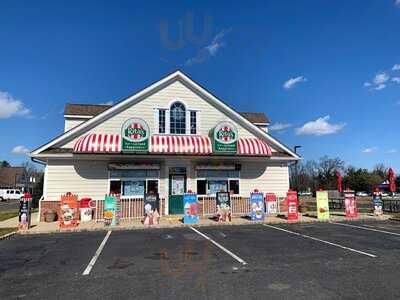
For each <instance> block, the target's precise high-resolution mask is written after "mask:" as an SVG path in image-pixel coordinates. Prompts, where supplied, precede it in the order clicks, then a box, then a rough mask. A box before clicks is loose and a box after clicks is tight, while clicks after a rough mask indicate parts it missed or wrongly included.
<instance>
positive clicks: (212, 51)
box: [185, 28, 232, 66]
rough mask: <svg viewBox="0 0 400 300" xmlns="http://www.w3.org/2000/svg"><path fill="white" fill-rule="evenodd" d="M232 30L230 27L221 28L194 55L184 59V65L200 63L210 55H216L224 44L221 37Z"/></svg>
mask: <svg viewBox="0 0 400 300" xmlns="http://www.w3.org/2000/svg"><path fill="white" fill-rule="evenodd" d="M231 31H232V28H228V29H223V30H222V31H220V32H219V33H218V34H217V35H216V36H215V37H214V38H213V40H212V41H211V43H210V44H209V45H207V46H205V47H203V48H201V49H200V50H199V51H198V52H197V54H196V56H195V57H192V58H189V59H188V60H186V62H185V65H186V66H192V65H195V64H201V63H203V62H204V61H206V60H207V59H209V58H210V57H212V56H216V55H217V53H218V51H219V50H220V49H221V48H222V47H223V46H225V45H226V44H225V43H224V42H223V40H222V39H223V38H224V37H225V36H226V35H227V34H228V33H230V32H231Z"/></svg>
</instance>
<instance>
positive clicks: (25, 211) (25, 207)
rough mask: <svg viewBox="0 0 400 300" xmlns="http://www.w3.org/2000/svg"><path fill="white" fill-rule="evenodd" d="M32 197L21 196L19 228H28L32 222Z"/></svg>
mask: <svg viewBox="0 0 400 300" xmlns="http://www.w3.org/2000/svg"><path fill="white" fill-rule="evenodd" d="M29 200H31V199H28V198H21V200H20V201H19V217H18V221H19V230H28V229H29V226H30V224H31V213H30V210H31V201H29Z"/></svg>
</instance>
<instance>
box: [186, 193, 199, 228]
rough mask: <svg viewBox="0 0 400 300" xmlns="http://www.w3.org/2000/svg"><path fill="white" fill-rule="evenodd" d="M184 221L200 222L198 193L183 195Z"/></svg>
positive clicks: (189, 222)
mask: <svg viewBox="0 0 400 300" xmlns="http://www.w3.org/2000/svg"><path fill="white" fill-rule="evenodd" d="M183 213H184V215H183V223H185V224H196V223H197V222H199V215H198V204H197V194H192V193H188V194H184V195H183Z"/></svg>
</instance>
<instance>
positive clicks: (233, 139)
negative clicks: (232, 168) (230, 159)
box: [213, 122, 238, 153]
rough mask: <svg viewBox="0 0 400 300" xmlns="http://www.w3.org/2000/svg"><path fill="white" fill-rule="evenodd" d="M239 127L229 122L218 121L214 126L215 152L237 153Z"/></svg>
mask: <svg viewBox="0 0 400 300" xmlns="http://www.w3.org/2000/svg"><path fill="white" fill-rule="evenodd" d="M237 137H238V134H237V129H236V127H235V126H234V125H233V124H231V123H229V122H221V123H218V124H217V126H215V128H214V135H213V140H214V152H216V153H218V152H220V153H236V151H237Z"/></svg>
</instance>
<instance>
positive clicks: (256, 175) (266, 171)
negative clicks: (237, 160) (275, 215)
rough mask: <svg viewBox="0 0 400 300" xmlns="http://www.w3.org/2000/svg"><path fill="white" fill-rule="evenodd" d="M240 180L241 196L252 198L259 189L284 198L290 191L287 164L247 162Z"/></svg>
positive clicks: (244, 164)
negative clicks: (253, 192) (251, 194)
mask: <svg viewBox="0 0 400 300" xmlns="http://www.w3.org/2000/svg"><path fill="white" fill-rule="evenodd" d="M240 178H241V179H240V194H241V196H250V193H251V192H252V191H254V189H258V190H259V191H262V192H264V193H275V194H276V195H277V196H279V197H283V196H286V192H287V191H288V190H289V171H288V167H287V165H286V164H283V165H281V164H280V163H272V162H266V163H260V162H246V163H243V164H242V169H241V171H240Z"/></svg>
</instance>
